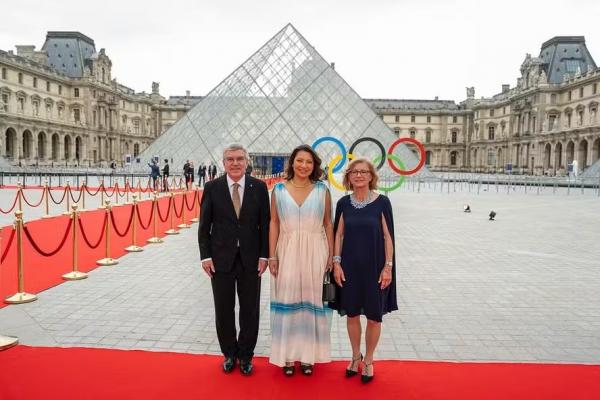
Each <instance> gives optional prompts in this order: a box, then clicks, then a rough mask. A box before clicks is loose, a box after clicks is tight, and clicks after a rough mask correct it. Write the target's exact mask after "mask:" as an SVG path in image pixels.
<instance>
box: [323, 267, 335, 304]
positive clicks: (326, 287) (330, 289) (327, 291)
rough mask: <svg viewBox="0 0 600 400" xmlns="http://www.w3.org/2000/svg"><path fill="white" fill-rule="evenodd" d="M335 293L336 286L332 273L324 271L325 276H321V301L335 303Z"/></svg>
mask: <svg viewBox="0 0 600 400" xmlns="http://www.w3.org/2000/svg"><path fill="white" fill-rule="evenodd" d="M335 294H336V288H335V282H334V280H333V273H332V272H331V271H325V277H324V278H323V302H327V303H335Z"/></svg>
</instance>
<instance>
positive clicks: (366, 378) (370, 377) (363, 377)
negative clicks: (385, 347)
mask: <svg viewBox="0 0 600 400" xmlns="http://www.w3.org/2000/svg"><path fill="white" fill-rule="evenodd" d="M369 367H371V368H373V361H371V363H370V364H367V363H364V366H363V370H362V375H361V376H360V380H361V382H362V383H369V382H371V381H372V380H373V378H374V377H375V374H374V373H373V372H371V375H368V374H367V370H368V369H369Z"/></svg>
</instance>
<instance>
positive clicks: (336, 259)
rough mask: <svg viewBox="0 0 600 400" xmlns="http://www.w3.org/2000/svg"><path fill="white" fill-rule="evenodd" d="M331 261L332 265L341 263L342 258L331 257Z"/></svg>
mask: <svg viewBox="0 0 600 400" xmlns="http://www.w3.org/2000/svg"><path fill="white" fill-rule="evenodd" d="M331 261H333V262H334V263H341V262H342V256H333V257H331Z"/></svg>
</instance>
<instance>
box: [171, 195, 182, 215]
mask: <svg viewBox="0 0 600 400" xmlns="http://www.w3.org/2000/svg"><path fill="white" fill-rule="evenodd" d="M173 212H174V213H175V218H181V213H182V212H183V199H181V210H180V211H179V214H178V213H177V205H176V204H175V202H173Z"/></svg>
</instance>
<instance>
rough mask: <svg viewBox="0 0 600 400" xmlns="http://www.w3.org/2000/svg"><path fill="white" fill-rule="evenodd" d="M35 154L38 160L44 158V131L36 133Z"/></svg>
mask: <svg viewBox="0 0 600 400" xmlns="http://www.w3.org/2000/svg"><path fill="white" fill-rule="evenodd" d="M37 156H38V160H40V161H41V160H45V159H46V134H45V133H44V132H40V133H38V135H37Z"/></svg>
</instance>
